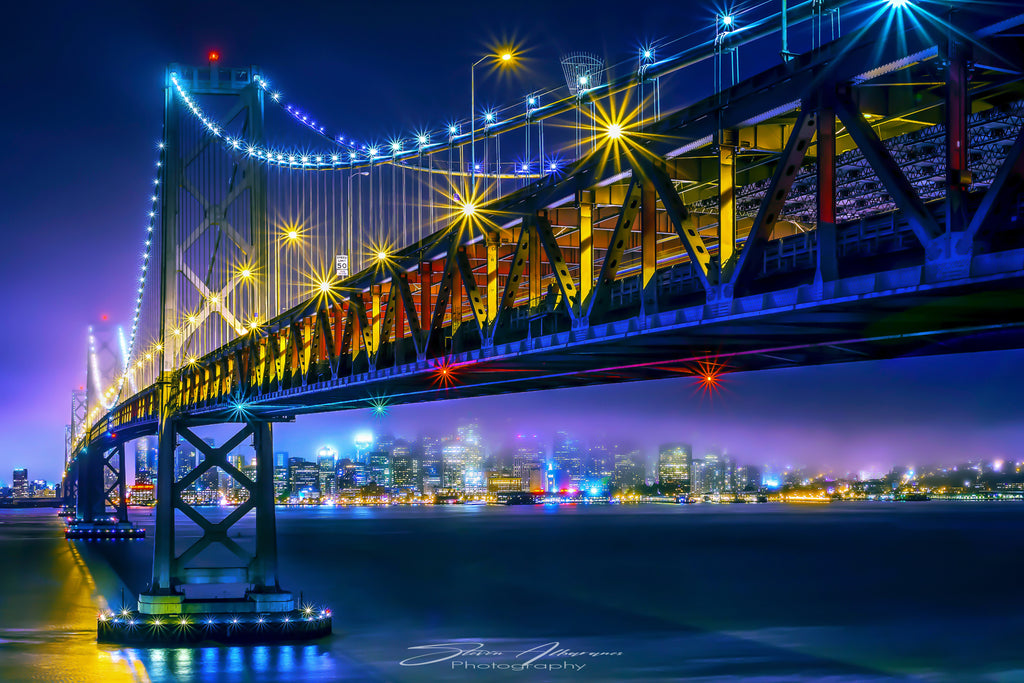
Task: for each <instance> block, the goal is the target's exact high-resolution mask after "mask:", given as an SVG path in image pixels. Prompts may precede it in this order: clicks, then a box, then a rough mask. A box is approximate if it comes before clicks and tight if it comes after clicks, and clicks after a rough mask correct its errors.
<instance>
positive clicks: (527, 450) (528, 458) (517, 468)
mask: <svg viewBox="0 0 1024 683" xmlns="http://www.w3.org/2000/svg"><path fill="white" fill-rule="evenodd" d="M543 459H544V457H543V451H542V450H541V448H540V446H539V444H538V443H537V438H536V437H533V436H526V435H523V434H520V435H518V436H516V442H515V451H514V453H513V455H512V474H513V475H515V476H518V477H519V480H520V485H521V486H522V489H521V490H523V491H537V490H540V491H543V490H544V476H543V471H542V465H541V463H542V461H543ZM535 470H536V471H537V472H538V473H539V475H538V476H539V477H540V482H539V484H537V485H536V486H535V485H534V484H535V482H534V481H533V480H532V477H533V472H534V471H535Z"/></svg>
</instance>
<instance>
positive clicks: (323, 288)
mask: <svg viewBox="0 0 1024 683" xmlns="http://www.w3.org/2000/svg"><path fill="white" fill-rule="evenodd" d="M317 288H318V289H319V290H320V293H321V294H327V292H329V291H331V283H330V281H329V280H322V281H321V282H320V284H319V285H317Z"/></svg>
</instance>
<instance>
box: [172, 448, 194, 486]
mask: <svg viewBox="0 0 1024 683" xmlns="http://www.w3.org/2000/svg"><path fill="white" fill-rule="evenodd" d="M198 463H199V461H198V459H197V455H196V449H195V448H194V447H193V446H192V444H189V443H183V444H181V445H179V446H178V447H177V448H175V449H174V480H175V481H178V480H180V479H181V478H183V477H184V476H185V475H187V474H188V473H189V472H191V471H192V470H194V469H195V468H196V465H197V464H198Z"/></svg>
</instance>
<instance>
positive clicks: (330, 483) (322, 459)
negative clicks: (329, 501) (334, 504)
mask: <svg viewBox="0 0 1024 683" xmlns="http://www.w3.org/2000/svg"><path fill="white" fill-rule="evenodd" d="M316 465H317V476H318V482H317V483H318V490H319V491H320V497H321V498H334V497H335V496H336V495H337V493H338V472H337V465H338V453H337V451H335V450H334V449H333V448H331V447H330V446H324V447H323V448H321V449H320V450H318V451H317V452H316Z"/></svg>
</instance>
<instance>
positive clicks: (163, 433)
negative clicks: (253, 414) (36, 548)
mask: <svg viewBox="0 0 1024 683" xmlns="http://www.w3.org/2000/svg"><path fill="white" fill-rule="evenodd" d="M210 423H211V422H210V421H209V420H207V421H198V420H188V419H187V418H175V417H169V418H164V419H162V420H161V424H160V433H159V455H158V473H157V502H156V543H155V546H154V555H153V580H152V583H151V584H150V588H149V590H147V591H145V592H144V593H142V594H141V595H139V601H138V610H137V612H131V613H130V615H135V620H136V621H140V620H141V623H146V624H150V625H153V624H157V625H159V624H161V623H164V624H167V625H168V626H170V627H172V628H168V629H166V631H167V632H166V633H164V634H163V635H162V636H161V632H160V630H159V629H157V630H154V629H145V631H146V632H145V633H141V632H139V630H138V629H133V628H130V627H129V626H128V625H127V623H126V621H125V619H127V618H128V617H127V616H125V615H121V616H119V615H115V614H110V615H106V617H105V618H104V616H103V615H101V618H100V622H99V624H98V629H99V636H100V639H101V640H105V641H109V642H121V643H130V642H143V641H144V642H191V641H193V640H201V639H212V640H219V641H222V642H248V643H251V642H264V643H272V642H278V641H281V640H294V639H304V638H319V637H321V636H324V635H327V634H329V633H330V632H331V615H330V611H329V610H326V609H323V608H316V609H314V608H313V606H312V605H298V604H297V603H296V599H295V596H294V594H292V593H290V592H288V591H285V590H282V589H281V586H280V584H279V582H278V575H277V528H276V519H275V509H274V503H275V499H274V442H273V432H272V429H271V423H270V422H269V421H266V420H259V419H248V420H246V421H245V422H243V423H242V424H241V425H240V428H239V430H238V431H237V432H236V433H235V434H234V435H233V436H232V437H231V438H230V439H228V440H227V441H226V442H225V443H224V444H223V445H222V446H220V447H214V446H211V445H210V444H209V443H208V442H206V441H205V440H203V439H201V438H199V437H198V436H196V434H195V433H194V432H193V431H192V430H191V429H190V426H196V425H200V424H210ZM179 437H180V438H181V439H182V441H183V442H185V443H186V444H188V446H190V447H194V448H195V449H196V450H197V451H199V452H200V453H202V454H203V460H202V462H200V463H198V465H197V466H196V467H195V468H194V469H192V470H191V471H190V472H187V473H185V474H184V475H183V476H182V477H181V478H180V479H179V480H178V481H175V480H174V479H175V466H174V452H175V449H176V447H177V443H178V438H179ZM249 437H251V438H252V445H253V448H254V450H255V461H256V466H255V472H254V474H255V477H254V478H251V477H250V476H249V474H253V471H252V470H248V471H249V474H246V473H243V472H242V470H241V469H239V468H238V467H236V465H235V464H233V463H232V462H231V461H230V460H229V459H228V455H229V453H231V452H232V451H234V450H235V449H236V448H237V447H238V446H239V445H240V444H241V443H242V442H243V441H244V440H245V439H247V438H249ZM215 467H218V468H220V469H221V470H222V471H223V472H224V473H225V474H227V475H228V476H229V477H231V478H232V479H233V480H234V481H235V482H237V483H238V484H239V485H240V486H241V487H242V489H244V491H245V492H246V494H247V496H241V497H243V498H244V500H242V501H241V502H239V503H238V504H237V505H236V507H235V508H234V509H233V510H231V511H230V512H229V513H228V514H227V515H226V516H224V517H223V519H220V520H219V521H212V520H211V519H209V518H208V515H209V511H207V512H206V514H203V513H200V512H199V511H198V510H197V509H196V507H197V502H196V499H195V498H194V497H193V496H191V495H190V493H189V491H190V489H191V488H192V487H193V485H194V484H195V483H196V482H197V481H199V479H200V477H202V476H203V475H204V474H206V473H207V472H209V471H210V470H212V469H213V468H215ZM177 512H181V513H182V514H184V516H185V517H187V518H188V519H189V520H191V521H192V522H193V523H194V524H195V526H197V527H199V529H200V531H201V535H200V537H199V539H198V540H197V541H195V542H194V543H192V544H191V545H190V546H188V547H187V548H185V550H184V552H181V553H180V554H179V553H178V552H177V548H176V544H175V536H176V528H175V515H176V513H177ZM249 512H254V513H255V527H256V528H255V538H254V544H253V549H252V550H250V549H248V548H246V547H243V545H242V544H241V543H240V542H239V541H238V540H236V539H238V538H240V536H241V534H235V535H231V534H230V533H229V532H230V530H231V528H232V527H233V526H235V525H236V524H237V523H238V522H240V521H241V520H242V519H243V518H244V517H245V516H246V515H247V514H248V513H249ZM214 545H219V546H221V547H222V548H224V549H226V550H227V551H228V552H229V553H230V554H231V555H234V556H235V557H237V558H238V559H239V560H240V566H234V567H226V566H222V565H223V560H221V559H219V558H217V556H216V555H213V554H211V553H210V552H208V551H209V550H210V549H211V546H214ZM209 584H217V585H219V586H221V587H222V588H223V589H225V590H227V591H231V590H232V589H233V587H234V588H236V589H237V593H238V594H237V595H236V596H235V597H217V598H212V597H204V596H203V595H201V594H200V593H201V591H202V589H201V588H200V589H199V590H196V589H197V587H200V586H206V585H209ZM193 631H194V633H193Z"/></svg>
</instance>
